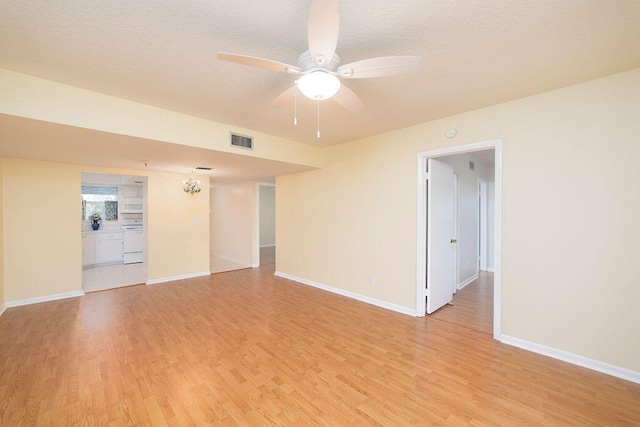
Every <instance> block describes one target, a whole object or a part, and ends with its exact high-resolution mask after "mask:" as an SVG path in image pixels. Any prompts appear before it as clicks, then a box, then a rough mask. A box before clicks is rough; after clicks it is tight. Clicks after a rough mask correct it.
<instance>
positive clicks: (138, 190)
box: [119, 185, 144, 213]
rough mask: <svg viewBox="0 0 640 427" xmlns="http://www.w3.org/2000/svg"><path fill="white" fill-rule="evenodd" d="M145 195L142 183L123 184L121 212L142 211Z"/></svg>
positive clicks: (121, 188) (121, 189)
mask: <svg viewBox="0 0 640 427" xmlns="http://www.w3.org/2000/svg"><path fill="white" fill-rule="evenodd" d="M143 208H144V195H143V191H142V186H141V185H123V186H121V187H120V206H119V211H120V213H142V211H143Z"/></svg>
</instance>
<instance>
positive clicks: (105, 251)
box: [96, 232, 124, 264]
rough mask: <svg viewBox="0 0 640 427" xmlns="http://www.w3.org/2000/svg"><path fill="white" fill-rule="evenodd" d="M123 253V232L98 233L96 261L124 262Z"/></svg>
mask: <svg viewBox="0 0 640 427" xmlns="http://www.w3.org/2000/svg"><path fill="white" fill-rule="evenodd" d="M123 255H124V252H123V240H122V232H119V233H118V232H115V233H98V239H97V244H96V263H98V264H102V263H108V262H109V263H113V262H122V261H123Z"/></svg>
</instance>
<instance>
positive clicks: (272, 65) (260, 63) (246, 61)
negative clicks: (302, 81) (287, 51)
mask: <svg viewBox="0 0 640 427" xmlns="http://www.w3.org/2000/svg"><path fill="white" fill-rule="evenodd" d="M218 59H220V60H222V61H227V62H234V63H236V64H242V65H248V66H250V67H257V68H263V69H265V70H272V71H282V72H285V73H290V74H300V72H302V69H301V68H300V67H296V66H295V65H289V64H285V63H284V62H278V61H272V60H271V59H263V58H256V57H255V56H247V55H236V54H235V53H218Z"/></svg>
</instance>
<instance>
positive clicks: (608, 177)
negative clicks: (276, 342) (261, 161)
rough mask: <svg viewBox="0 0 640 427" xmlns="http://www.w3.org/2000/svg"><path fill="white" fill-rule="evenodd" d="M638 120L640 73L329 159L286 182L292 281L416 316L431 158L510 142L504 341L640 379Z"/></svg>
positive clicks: (339, 151) (283, 235)
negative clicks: (421, 164) (420, 207)
mask: <svg viewBox="0 0 640 427" xmlns="http://www.w3.org/2000/svg"><path fill="white" fill-rule="evenodd" d="M638 111H640V69H636V70H633V71H630V72H626V73H622V74H618V75H614V76H610V77H608V78H603V79H598V80H595V81H592V82H588V83H584V84H580V85H576V86H571V87H567V88H564V89H561V90H556V91H552V92H548V93H545V94H541V95H538V96H533V97H529V98H525V99H522V100H518V101H515V102H510V103H506V104H502V105H498V106H495V107H491V108H487V109H483V110H478V111H473V112H469V113H465V114H461V115H458V116H454V117H450V118H447V119H442V120H438V121H434V122H430V123H425V124H423V125H420V126H415V127H411V128H407V129H403V130H398V131H395V132H391V133H387V134H383V135H377V136H374V137H371V138H367V139H364V140H360V141H355V142H351V143H347V144H342V145H339V146H335V147H331V148H328V149H327V150H326V151H327V153H326V160H327V163H326V166H325V168H323V169H322V170H317V171H312V172H307V173H301V174H293V175H287V176H281V177H278V178H277V181H276V182H277V188H278V192H277V194H276V208H277V212H278V216H277V222H276V228H277V230H278V233H277V239H276V240H277V241H276V244H277V247H278V271H280V272H282V273H285V274H289V275H293V276H297V277H300V278H302V279H305V280H310V281H315V282H319V283H322V284H324V285H327V286H333V287H336V288H340V289H343V290H346V291H350V292H355V293H358V294H361V295H363V296H366V297H371V298H376V299H379V300H383V301H386V302H389V303H393V304H398V305H401V306H404V307H407V308H408V309H414V307H415V304H416V301H415V298H416V291H415V284H416V277H415V273H416V238H417V236H416V202H417V196H416V191H417V188H416V187H417V184H416V180H417V166H416V162H417V160H416V159H417V153H418V152H421V151H427V150H431V149H436V148H443V147H450V146H456V145H463V144H468V143H474V142H482V141H488V140H493V139H496V138H502V139H503V159H504V160H503V212H502V217H503V242H502V244H503V255H502V256H503V264H502V265H503V269H502V275H503V290H502V321H503V324H502V333H503V334H505V335H508V336H511V337H515V338H519V339H522V340H526V341H529V342H532V343H536V344H539V345H544V346H549V347H553V348H556V349H560V350H564V351H567V352H570V353H573V354H577V355H581V356H584V357H587V358H590V359H594V360H598V361H602V362H605V363H609V364H612V365H615V366H619V367H623V368H626V369H630V370H633V371H636V372H640V335H639V334H638V333H637V326H638V325H640V310H638V309H637V302H638V301H640V286H638V280H637V276H638V275H637V272H636V271H635V268H633V266H634V265H635V264H636V263H635V262H634V257H635V254H636V253H637V248H636V245H637V241H638V240H639V239H640V221H637V213H638V211H640V187H639V185H640V169H639V168H638V167H637V159H638V158H640V143H639V142H638V141H639V140H640V139H639V138H640V120H638V117H637V116H638ZM449 127H455V128H457V129H458V136H457V137H456V138H453V139H448V138H446V137H445V130H446V129H447V128H449ZM296 260H298V261H299V262H300V266H299V267H297V266H296ZM369 275H375V277H376V283H375V285H373V286H372V285H370V284H369V283H368V280H367V278H368V276H369Z"/></svg>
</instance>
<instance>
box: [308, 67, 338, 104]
mask: <svg viewBox="0 0 640 427" xmlns="http://www.w3.org/2000/svg"><path fill="white" fill-rule="evenodd" d="M298 89H300V92H302V94H303V95H304V96H306V97H307V98H311V99H313V100H318V101H320V100H323V99H328V98H331V97H332V96H333V95H335V94H336V93H338V90H340V80H339V79H338V78H337V77H336V76H334V75H333V74H329V73H327V72H326V71H322V70H317V71H313V72H311V73H309V74H305V75H304V76H302V77H300V79H299V80H298Z"/></svg>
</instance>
